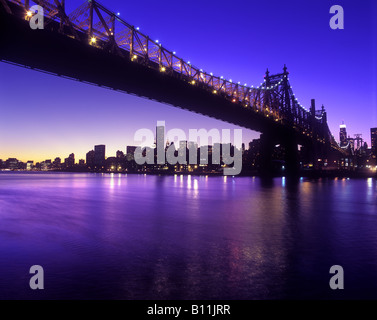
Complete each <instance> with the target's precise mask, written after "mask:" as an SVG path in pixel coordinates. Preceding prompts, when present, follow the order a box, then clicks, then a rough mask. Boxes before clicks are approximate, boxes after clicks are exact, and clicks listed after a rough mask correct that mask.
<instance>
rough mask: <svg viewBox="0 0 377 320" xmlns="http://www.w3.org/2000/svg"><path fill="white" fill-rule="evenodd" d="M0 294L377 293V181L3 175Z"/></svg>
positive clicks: (288, 296) (284, 296)
mask: <svg viewBox="0 0 377 320" xmlns="http://www.w3.org/2000/svg"><path fill="white" fill-rule="evenodd" d="M35 264H37V265H41V266H42V267H43V268H44V272H45V289H44V290H31V289H30V287H29V279H30V277H31V275H30V274H29V268H30V266H32V265H35ZM332 265H341V266H342V267H343V268H344V272H345V283H344V285H345V289H344V290H336V291H334V290H331V289H330V287H329V280H330V277H331V276H332V275H330V274H329V269H330V267H331V266H332ZM0 298H1V299H342V298H352V299H358V298H370V299H376V298H377V184H376V180H374V179H371V178H369V179H360V180H357V179H355V180H353V179H351V180H346V179H344V180H326V179H322V180H321V179H320V180H313V181H309V180H304V179H300V180H298V181H293V182H292V181H289V180H287V179H285V178H276V179H272V180H268V181H265V180H261V179H259V178H252V177H234V178H232V177H205V176H180V175H177V176H146V175H120V174H119V175H118V174H86V173H82V174H81V173H80V174H72V173H67V174H66V173H2V174H0Z"/></svg>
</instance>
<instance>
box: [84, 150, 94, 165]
mask: <svg viewBox="0 0 377 320" xmlns="http://www.w3.org/2000/svg"><path fill="white" fill-rule="evenodd" d="M86 165H87V167H88V168H89V169H93V168H94V150H90V151H89V152H88V153H87V154H86Z"/></svg>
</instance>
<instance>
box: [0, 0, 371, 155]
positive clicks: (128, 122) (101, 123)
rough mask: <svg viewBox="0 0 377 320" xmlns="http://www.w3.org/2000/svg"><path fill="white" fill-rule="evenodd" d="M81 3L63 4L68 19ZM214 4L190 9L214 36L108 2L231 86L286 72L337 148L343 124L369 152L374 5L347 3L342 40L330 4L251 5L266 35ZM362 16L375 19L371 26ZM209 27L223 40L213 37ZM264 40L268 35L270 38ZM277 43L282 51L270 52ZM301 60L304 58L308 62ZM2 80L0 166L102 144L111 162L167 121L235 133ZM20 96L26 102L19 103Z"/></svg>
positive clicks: (111, 97)
mask: <svg viewBox="0 0 377 320" xmlns="http://www.w3.org/2000/svg"><path fill="white" fill-rule="evenodd" d="M79 4H80V2H77V1H67V11H68V12H70V11H72V9H74V8H75V6H78V5H79ZM213 4H214V3H212V2H211V1H210V2H207V3H206V4H201V3H199V2H197V1H193V2H191V3H190V8H193V9H195V8H196V9H200V10H201V12H202V14H203V15H206V14H209V13H211V14H212V16H216V17H218V20H219V21H213V23H214V25H213V26H212V27H211V28H209V27H208V25H206V24H205V23H204V21H200V23H198V24H196V23H195V24H194V23H193V24H192V25H191V24H190V27H187V24H186V23H185V21H181V20H182V19H178V18H177V15H175V14H173V13H175V12H176V11H175V10H177V11H179V10H180V9H182V7H184V6H185V4H179V5H176V6H175V7H174V8H169V9H168V11H166V10H167V9H166V8H163V9H161V8H158V6H156V5H155V4H153V3H152V2H151V3H150V5H151V6H152V7H153V8H154V7H155V6H156V8H155V9H156V10H151V11H150V12H154V13H156V15H155V14H151V13H148V14H147V16H145V15H144V14H141V12H139V10H138V9H140V5H138V4H136V3H135V4H127V7H126V5H125V4H122V3H121V2H118V1H108V2H106V6H107V7H108V8H110V9H112V10H114V11H119V12H120V14H121V16H122V17H123V18H124V19H125V20H127V21H130V22H132V23H135V25H138V26H140V28H141V30H142V31H143V32H145V33H147V34H149V35H150V36H151V37H152V36H154V37H155V38H156V39H159V40H160V41H161V42H162V43H163V44H164V46H166V47H168V48H170V49H172V50H176V51H177V53H178V54H179V55H181V56H182V57H185V58H187V59H190V60H191V61H192V62H193V64H195V65H197V66H199V67H203V69H205V70H206V71H209V72H212V71H213V72H214V73H215V74H219V75H224V77H225V78H227V79H230V78H232V79H233V80H235V81H241V82H247V83H249V84H253V85H258V84H259V83H260V82H261V81H262V80H263V75H264V73H265V70H266V69H267V68H269V70H270V71H271V72H272V73H278V72H281V70H282V67H283V65H284V63H286V64H287V67H288V70H289V71H290V76H291V77H290V82H291V83H292V86H293V87H294V91H295V93H296V95H297V97H298V98H299V101H300V102H301V103H302V104H303V105H304V106H306V107H307V108H308V106H309V103H310V99H311V98H315V99H316V103H317V108H318V107H319V106H321V105H322V104H323V105H324V106H325V108H326V110H327V112H328V122H329V126H330V129H331V131H332V133H333V135H334V136H335V138H336V140H338V141H339V137H338V130H339V125H340V124H341V123H342V121H344V122H345V124H346V125H347V129H348V132H350V133H351V134H352V135H353V134H356V133H361V134H362V135H363V138H364V140H365V141H366V142H367V143H368V145H369V146H370V134H369V130H370V128H371V127H376V126H377V119H376V110H377V104H376V92H375V88H376V72H375V71H376V70H375V69H376V63H375V59H374V57H375V56H376V44H375V41H373V39H374V38H375V35H376V18H375V17H373V16H372V15H371V13H370V12H372V11H373V8H374V7H373V6H376V4H375V3H373V2H371V1H369V2H366V3H364V4H363V5H361V4H357V3H353V2H351V1H344V4H342V5H343V7H344V10H345V29H344V30H338V31H336V30H331V29H330V28H329V25H328V21H329V18H330V14H329V12H328V10H329V5H328V4H317V3H314V2H311V3H308V6H307V7H306V9H305V11H304V12H303V11H302V9H301V7H300V6H299V4H298V3H296V2H292V3H291V4H289V5H285V6H283V5H282V4H279V3H278V2H276V3H274V4H273V5H271V4H270V5H268V6H267V5H266V4H259V3H253V4H245V6H246V8H245V12H246V11H248V10H247V9H250V10H249V12H252V11H251V9H252V10H253V11H255V12H268V14H269V16H270V17H271V19H269V24H268V25H267V26H266V25H265V24H263V22H264V21H263V17H259V16H258V15H257V16H253V19H252V21H251V20H250V21H249V20H247V19H246V18H247V16H246V13H243V12H239V10H237V12H236V11H235V10H234V9H233V8H231V9H230V12H228V11H226V10H222V9H219V8H216V10H215V11H213V10H214V6H213ZM181 6H182V7H181ZM365 7H368V8H370V10H365ZM308 11H310V14H308ZM365 12H366V13H365ZM159 13H160V14H161V15H162V14H163V15H166V16H169V18H170V19H162V21H161V19H158V22H159V23H158V24H157V18H156V16H159ZM169 13H171V14H169ZM231 13H233V14H235V13H237V14H239V15H241V17H243V18H244V19H239V18H236V17H234V16H233V15H232V14H231ZM365 15H370V16H368V19H367V18H365ZM261 16H262V15H261ZM287 18H290V19H291V20H289V19H287ZM364 18H365V19H364ZM216 20H217V19H216ZM160 22H161V23H160ZM224 22H226V23H225V25H224ZM281 24H284V25H285V27H286V28H287V30H289V35H290V36H289V38H293V39H294V42H293V44H291V43H290V41H288V42H287V41H286V37H285V34H284V32H283V31H278V29H277V28H278V27H279V26H280V25H281ZM228 25H229V26H235V27H237V30H239V33H238V34H237V35H234V32H232V31H231V29H232V28H230V29H228V28H227V26H228ZM260 26H264V30H263V32H255V31H251V30H255V29H256V28H258V27H260ZM212 28H215V29H216V28H217V29H216V30H220V31H221V32H220V31H219V32H216V33H213V32H212ZM230 34H232V36H234V37H235V38H234V42H237V43H240V44H241V48H242V49H243V50H238V51H237V52H235V53H232V54H229V53H227V52H224V51H227V50H218V45H219V44H220V45H221V48H223V47H224V48H226V43H225V45H224V43H223V42H224V41H223V39H227V38H229V36H230ZM264 34H268V36H269V37H267V38H269V39H267V38H266V37H265V36H264ZM159 35H160V36H159ZM178 35H180V36H179V37H178ZM242 39H246V41H245V40H243V41H241V40H242ZM272 40H273V42H274V43H276V45H279V46H281V47H284V50H270V49H269V48H270V42H271V41H272ZM256 43H258V44H259V43H261V44H265V47H266V48H263V46H260V45H258V46H257V47H258V50H255V46H256ZM288 43H289V45H288ZM302 52H305V55H304V56H303V54H302ZM214 53H216V54H215V55H214ZM303 57H304V59H303ZM0 72H1V73H2V74H3V75H5V76H4V77H3V79H6V81H4V80H3V81H2V83H1V84H2V86H1V88H0V94H1V96H2V102H0V103H1V110H2V117H1V120H0V137H1V138H0V140H1V146H2V148H1V150H0V158H1V159H4V158H7V157H15V158H19V159H22V160H23V161H27V160H31V159H36V160H35V161H38V160H39V161H43V160H45V159H48V158H51V154H59V155H62V154H66V155H68V154H69V153H71V152H73V153H75V155H76V156H77V158H81V159H84V158H85V152H86V150H88V147H90V146H92V145H95V144H98V143H103V144H105V145H106V146H107V148H108V150H109V153H111V154H115V152H116V150H124V149H125V147H126V146H127V145H134V144H135V143H134V141H133V134H134V132H135V131H136V130H138V129H140V128H153V127H154V125H155V123H156V121H157V120H165V121H166V123H167V127H169V128H182V129H183V130H187V129H188V128H198V129H199V128H202V127H203V128H206V129H208V130H209V129H211V128H213V127H215V128H219V129H221V128H230V129H234V128H239V127H238V126H234V125H230V124H228V123H225V122H222V121H218V120H215V119H212V118H208V117H205V116H201V115H197V114H194V113H191V112H189V111H186V110H181V109H178V108H174V107H171V106H166V105H164V104H161V103H157V102H153V101H150V100H147V99H143V98H138V97H134V96H132V95H126V94H123V93H120V92H115V91H110V90H107V89H103V88H98V87H95V86H90V85H87V84H83V83H80V82H76V81H71V80H67V79H62V78H58V77H53V76H51V75H48V74H43V73H38V72H35V71H32V70H28V69H23V68H19V67H16V66H12V65H8V64H4V63H2V64H0ZM20 88H22V92H23V94H22V95H21V94H18V92H19V90H20ZM351 89H352V90H351ZM358 106H360V107H361V106H362V110H363V112H358V110H359V109H360V108H358ZM258 136H259V133H256V132H253V131H251V130H247V129H243V137H244V142H246V143H247V142H248V141H251V140H252V139H253V138H258Z"/></svg>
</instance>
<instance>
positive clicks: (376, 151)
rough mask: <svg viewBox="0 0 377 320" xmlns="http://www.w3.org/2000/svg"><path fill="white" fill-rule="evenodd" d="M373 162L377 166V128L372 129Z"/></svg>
mask: <svg viewBox="0 0 377 320" xmlns="http://www.w3.org/2000/svg"><path fill="white" fill-rule="evenodd" d="M370 138H371V142H372V144H371V151H372V152H371V155H372V161H374V164H376V165H377V128H370Z"/></svg>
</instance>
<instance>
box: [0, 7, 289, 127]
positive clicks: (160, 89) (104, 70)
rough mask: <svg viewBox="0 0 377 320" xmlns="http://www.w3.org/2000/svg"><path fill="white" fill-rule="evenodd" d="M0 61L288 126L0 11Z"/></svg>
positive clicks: (259, 123)
mask: <svg viewBox="0 0 377 320" xmlns="http://www.w3.org/2000/svg"><path fill="white" fill-rule="evenodd" d="M0 39H1V47H0V59H1V60H5V61H10V62H13V63H17V64H20V65H23V66H27V67H30V68H33V69H39V70H43V71H46V72H50V73H53V74H56V75H58V76H64V77H69V78H73V79H76V80H79V81H84V82H89V83H92V84H95V85H99V86H103V87H108V88H111V89H114V90H120V91H124V92H127V93H131V94H135V95H138V96H141V97H146V98H148V99H152V100H156V101H159V102H162V103H166V104H170V105H172V106H175V107H179V108H184V109H187V110H189V111H193V112H196V113H200V114H203V115H206V116H210V117H213V118H216V119H219V120H222V121H226V122H229V123H233V124H236V125H239V126H241V127H244V128H248V129H252V130H256V131H260V132H263V131H265V130H267V129H268V130H274V131H277V132H281V133H283V132H285V131H286V130H287V129H284V128H279V127H278V126H277V125H275V126H273V124H272V125H271V122H272V121H268V120H266V119H265V117H263V116H261V115H258V114H256V113H255V112H252V111H251V110H250V109H247V108H244V107H241V106H239V105H237V104H234V103H231V102H229V101H227V100H225V99H223V98H222V97H221V96H219V95H214V94H211V93H209V92H206V91H204V90H201V89H200V88H198V87H196V86H192V85H190V84H189V83H187V82H184V81H179V79H176V78H175V77H172V76H171V75H167V74H164V73H161V72H158V71H156V70H154V69H151V68H147V67H145V66H143V65H140V64H137V63H133V62H132V61H130V60H127V59H123V58H121V57H119V56H117V55H114V54H112V53H111V52H106V51H105V50H102V49H98V48H96V47H93V46H90V45H85V44H83V43H81V42H79V41H77V40H75V39H71V38H69V37H67V36H65V35H62V34H59V33H58V32H51V31H49V30H32V29H31V28H30V27H29V25H28V21H22V20H20V19H17V18H15V17H14V16H11V15H8V14H6V13H1V20H0Z"/></svg>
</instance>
